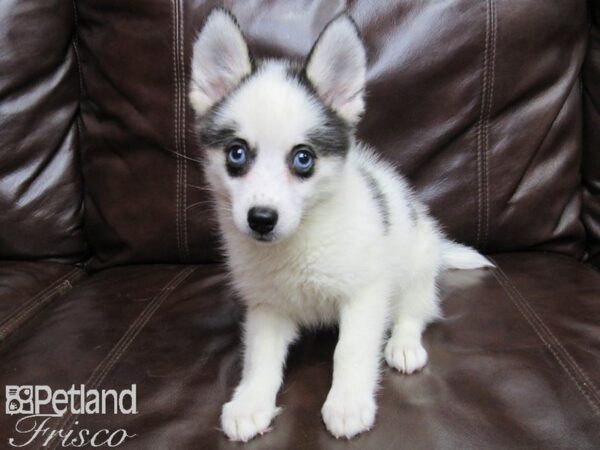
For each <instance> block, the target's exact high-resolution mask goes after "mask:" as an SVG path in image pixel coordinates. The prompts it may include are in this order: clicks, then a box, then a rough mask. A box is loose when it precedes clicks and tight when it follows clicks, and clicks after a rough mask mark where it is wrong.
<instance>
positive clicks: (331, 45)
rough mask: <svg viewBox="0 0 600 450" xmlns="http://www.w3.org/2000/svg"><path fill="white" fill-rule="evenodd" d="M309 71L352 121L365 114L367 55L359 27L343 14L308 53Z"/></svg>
mask: <svg viewBox="0 0 600 450" xmlns="http://www.w3.org/2000/svg"><path fill="white" fill-rule="evenodd" d="M305 73H306V76H307V78H308V80H309V81H310V82H311V83H312V85H313V86H314V87H315V89H316V90H317V93H318V94H319V96H320V97H321V99H322V100H323V101H324V102H325V104H327V105H328V106H330V107H331V108H332V109H333V110H334V111H336V112H337V113H338V114H339V115H340V116H341V117H342V118H344V119H346V120H347V121H349V122H350V123H356V122H357V121H358V119H359V118H360V115H361V114H362V112H363V110H364V107H365V103H364V88H365V82H366V73H367V57H366V52H365V48H364V46H363V43H362V40H361V38H360V35H359V32H358V28H357V26H356V24H355V23H354V21H353V20H352V18H351V17H350V16H348V15H347V14H342V15H340V16H338V17H336V18H335V19H333V20H332V21H331V22H330V23H329V24H328V25H327V26H326V27H325V29H324V30H323V32H322V33H321V35H320V36H319V38H318V39H317V42H316V43H315V45H314V46H313V48H312V50H311V52H310V54H309V55H308V58H307V61H306V66H305Z"/></svg>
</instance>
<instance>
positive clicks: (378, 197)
mask: <svg viewBox="0 0 600 450" xmlns="http://www.w3.org/2000/svg"><path fill="white" fill-rule="evenodd" d="M360 173H361V175H362V176H363V177H364V178H365V180H366V182H367V184H368V185H369V189H370V190H371V195H372V196H373V200H375V203H377V208H378V209H379V213H380V214H381V221H382V223H383V230H384V233H385V234H387V233H388V231H389V230H390V210H389V208H388V202H387V198H386V197H385V194H384V193H383V191H382V190H381V187H380V186H379V183H378V182H377V179H376V178H375V177H374V176H373V174H371V173H370V172H369V171H368V170H367V169H365V168H364V167H361V168H360Z"/></svg>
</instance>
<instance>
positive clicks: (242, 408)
mask: <svg viewBox="0 0 600 450" xmlns="http://www.w3.org/2000/svg"><path fill="white" fill-rule="evenodd" d="M279 411H280V409H279V408H277V407H276V406H275V404H270V403H267V402H265V401H264V400H262V399H258V398H248V397H246V396H244V397H240V398H234V399H233V400H231V401H230V402H229V403H225V405H223V411H222V413H221V428H222V429H223V431H224V432H225V434H226V435H227V437H228V438H229V439H231V440H232V441H243V442H246V441H248V440H249V439H252V438H253V437H254V436H256V435H257V434H264V433H266V432H267V431H269V425H270V424H271V421H272V420H273V418H274V417H275V416H276V415H277V414H278V413H279Z"/></svg>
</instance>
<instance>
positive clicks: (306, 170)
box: [292, 146, 315, 177]
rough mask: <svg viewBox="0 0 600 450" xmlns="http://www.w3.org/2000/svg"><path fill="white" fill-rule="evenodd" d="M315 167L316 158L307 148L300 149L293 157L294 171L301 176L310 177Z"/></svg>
mask: <svg viewBox="0 0 600 450" xmlns="http://www.w3.org/2000/svg"><path fill="white" fill-rule="evenodd" d="M314 166H315V156H314V155H313V153H312V151H311V150H310V149H309V148H308V147H306V146H300V147H298V148H297V149H296V150H295V151H294V153H293V155H292V169H293V170H294V172H296V174H297V175H300V176H304V177H306V176H309V175H311V173H312V170H313V168H314Z"/></svg>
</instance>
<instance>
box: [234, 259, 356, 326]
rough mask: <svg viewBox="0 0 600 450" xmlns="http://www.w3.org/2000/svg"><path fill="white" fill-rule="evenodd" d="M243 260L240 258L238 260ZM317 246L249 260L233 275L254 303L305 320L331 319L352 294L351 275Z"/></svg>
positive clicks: (236, 269) (238, 267) (235, 268)
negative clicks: (266, 304) (350, 293)
mask: <svg viewBox="0 0 600 450" xmlns="http://www.w3.org/2000/svg"><path fill="white" fill-rule="evenodd" d="M239 262H241V261H239ZM343 266H344V265H343V264H342V263H341V262H340V263H338V264H335V263H333V264H332V261H331V258H329V257H328V255H327V254H324V253H323V252H322V251H321V250H320V249H318V248H297V249H295V251H294V252H289V253H286V254H283V255H282V254H274V255H269V256H267V257H264V258H260V259H254V261H251V260H250V259H248V260H246V261H245V263H242V264H235V265H234V267H233V268H234V277H236V282H238V286H239V287H240V288H241V290H242V294H243V295H244V297H245V298H246V300H247V301H250V302H251V303H259V302H260V303H269V304H272V305H273V306H276V307H277V308H280V309H283V310H285V311H286V312H288V313H289V314H291V315H293V316H295V317H296V318H297V319H299V320H300V321H302V322H307V323H312V322H329V321H332V320H334V319H335V317H337V310H338V305H339V303H340V302H341V301H343V300H344V299H345V298H347V297H348V296H349V289H350V284H351V278H352V277H351V275H350V274H349V273H348V270H345V268H344V267H343Z"/></svg>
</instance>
